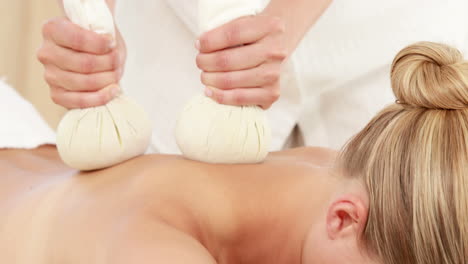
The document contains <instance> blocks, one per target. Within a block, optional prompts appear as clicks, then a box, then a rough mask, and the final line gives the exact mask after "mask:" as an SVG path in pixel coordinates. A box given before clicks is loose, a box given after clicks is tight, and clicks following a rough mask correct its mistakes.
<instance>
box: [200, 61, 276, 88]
mask: <svg viewBox="0 0 468 264" xmlns="http://www.w3.org/2000/svg"><path fill="white" fill-rule="evenodd" d="M280 76H281V65H280V64H278V63H267V64H263V65H261V66H259V67H256V68H252V69H248V70H242V71H233V72H202V74H201V81H202V83H203V84H204V85H206V86H212V87H216V88H219V89H223V90H226V89H235V88H248V87H264V86H270V85H274V84H276V83H277V82H279V79H280Z"/></svg>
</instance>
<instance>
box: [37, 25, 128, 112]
mask: <svg viewBox="0 0 468 264" xmlns="http://www.w3.org/2000/svg"><path fill="white" fill-rule="evenodd" d="M43 38H44V40H43V43H42V46H41V47H40V48H39V50H38V52H37V57H38V59H39V61H40V62H41V63H42V64H43V65H44V69H45V71H44V78H45V80H46V81H47V83H48V84H49V86H50V95H51V98H52V100H53V101H54V102H55V103H56V104H59V105H61V106H64V107H65V108H68V109H73V108H87V107H93V106H99V105H104V104H106V103H107V102H109V101H110V100H112V99H113V98H114V97H115V96H116V95H117V94H118V93H119V87H118V85H116V84H118V83H119V81H120V79H121V77H122V74H123V69H124V63H125V58H126V48H125V43H124V41H123V39H122V37H121V35H120V33H117V40H116V46H115V47H114V46H112V45H111V44H112V40H111V38H110V37H108V36H102V35H99V34H96V33H94V32H92V31H89V30H85V29H83V28H81V27H79V26H77V25H75V24H73V23H72V22H70V21H69V20H68V19H67V18H55V19H52V20H50V21H48V22H47V23H46V24H44V26H43Z"/></svg>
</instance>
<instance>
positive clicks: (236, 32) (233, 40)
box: [224, 23, 241, 46]
mask: <svg viewBox="0 0 468 264" xmlns="http://www.w3.org/2000/svg"><path fill="white" fill-rule="evenodd" d="M240 32H241V26H240V25H238V24H235V23H234V24H231V25H230V26H229V27H228V28H227V29H226V30H225V31H224V41H225V42H226V44H227V45H226V46H230V45H234V44H237V43H239V42H240V35H241V34H240Z"/></svg>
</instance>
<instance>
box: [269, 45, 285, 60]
mask: <svg viewBox="0 0 468 264" xmlns="http://www.w3.org/2000/svg"><path fill="white" fill-rule="evenodd" d="M287 56H288V53H287V51H286V49H285V48H283V47H273V48H271V49H270V50H269V51H268V52H267V58H268V59H271V60H279V61H283V60H285V59H286V57H287Z"/></svg>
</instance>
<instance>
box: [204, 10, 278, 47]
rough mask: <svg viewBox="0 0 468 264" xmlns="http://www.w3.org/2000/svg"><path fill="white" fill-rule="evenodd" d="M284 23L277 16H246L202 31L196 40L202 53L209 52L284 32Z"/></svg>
mask: <svg viewBox="0 0 468 264" xmlns="http://www.w3.org/2000/svg"><path fill="white" fill-rule="evenodd" d="M284 30H285V26H284V23H283V22H282V21H281V20H280V19H279V18H277V17H272V16H266V15H257V16H246V17H241V18H239V19H236V20H234V21H232V22H229V23H227V24H224V25H222V26H220V27H218V28H216V29H213V30H211V31H209V32H206V33H204V34H203V35H201V36H200V38H199V39H198V42H197V46H198V49H199V50H200V52H202V53H210V52H214V51H218V50H223V49H226V48H230V47H235V46H239V45H244V44H251V43H254V42H257V41H258V40H260V39H262V38H263V37H265V36H267V35H268V34H271V33H274V32H284Z"/></svg>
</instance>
